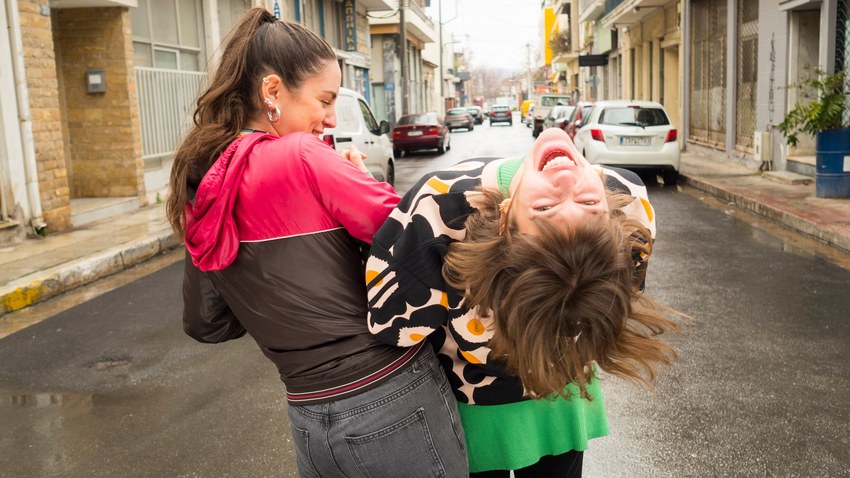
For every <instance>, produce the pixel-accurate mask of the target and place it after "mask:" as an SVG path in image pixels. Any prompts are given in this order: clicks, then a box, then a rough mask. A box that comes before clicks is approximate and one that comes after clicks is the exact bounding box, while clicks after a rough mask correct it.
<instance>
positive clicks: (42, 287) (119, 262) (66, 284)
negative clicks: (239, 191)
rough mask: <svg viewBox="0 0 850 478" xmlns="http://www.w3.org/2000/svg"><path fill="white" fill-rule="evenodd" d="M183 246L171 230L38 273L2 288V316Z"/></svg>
mask: <svg viewBox="0 0 850 478" xmlns="http://www.w3.org/2000/svg"><path fill="white" fill-rule="evenodd" d="M179 245H181V241H179V240H178V239H177V238H176V237H175V236H174V233H173V232H172V231H171V230H167V231H161V232H158V233H153V234H151V235H150V236H147V237H145V238H143V239H139V240H135V241H131V242H128V243H125V244H122V245H120V246H115V247H113V248H110V249H107V250H104V251H101V252H98V253H96V254H94V255H91V256H88V257H84V258H82V259H77V260H73V261H69V262H66V263H64V264H60V265H58V266H54V267H51V268H49V269H45V270H43V271H38V272H34V273H32V274H30V275H28V276H24V277H22V278H20V279H17V280H14V281H12V282H10V283H8V284H6V285H5V286H3V287H2V288H0V316H3V315H5V314H7V313H9V312H14V311H16V310H20V309H23V308H24V307H28V306H30V305H33V304H35V303H37V302H41V301H44V300H46V299H49V298H51V297H55V296H57V295H59V294H61V293H63V292H67V291H69V290H71V289H74V288H76V287H80V286H82V285H85V284H88V283H90V282H94V281H96V280H98V279H101V278H103V277H106V276H108V275H112V274H115V273H117V272H121V271H123V270H126V269H129V268H130V267H132V266H134V265H137V264H139V263H141V262H144V261H146V260H148V259H150V258H152V257H154V256H156V255H158V254H162V253H165V252H168V251H170V250H171V249H174V248H175V247H177V246H179Z"/></svg>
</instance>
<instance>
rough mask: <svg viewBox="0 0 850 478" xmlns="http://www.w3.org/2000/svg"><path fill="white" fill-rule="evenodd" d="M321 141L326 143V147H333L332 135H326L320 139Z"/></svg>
mask: <svg viewBox="0 0 850 478" xmlns="http://www.w3.org/2000/svg"><path fill="white" fill-rule="evenodd" d="M322 141H324V142H325V143H327V144H328V146H330V147H331V148H333V147H335V146H334V135H332V134H326V135H325V136H324V137H322Z"/></svg>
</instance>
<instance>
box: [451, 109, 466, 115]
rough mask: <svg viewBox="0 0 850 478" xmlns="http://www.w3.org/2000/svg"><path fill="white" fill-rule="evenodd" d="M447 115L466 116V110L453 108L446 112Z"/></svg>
mask: <svg viewBox="0 0 850 478" xmlns="http://www.w3.org/2000/svg"><path fill="white" fill-rule="evenodd" d="M446 114H447V115H465V114H466V109H464V108H452V109H450V110H449V111H447V112H446Z"/></svg>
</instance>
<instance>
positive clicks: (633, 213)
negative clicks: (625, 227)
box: [603, 168, 656, 290]
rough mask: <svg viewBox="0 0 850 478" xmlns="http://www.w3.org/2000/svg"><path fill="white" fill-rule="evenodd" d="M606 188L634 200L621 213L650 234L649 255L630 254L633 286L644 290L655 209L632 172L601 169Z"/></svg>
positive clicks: (644, 187)
mask: <svg viewBox="0 0 850 478" xmlns="http://www.w3.org/2000/svg"><path fill="white" fill-rule="evenodd" d="M603 171H604V172H605V178H606V183H607V186H608V188H610V189H613V190H615V191H618V192H622V193H624V194H628V195H630V196H632V197H633V198H634V200H633V201H632V202H630V203H629V204H627V205H626V206H624V207H623V208H622V210H623V212H624V213H625V214H626V215H627V216H629V217H631V218H633V219H636V220H638V221H640V223H641V224H643V225H644V226H645V227H646V228H647V229H649V233H650V244H649V251H650V252H649V253H642V252H641V251H640V250H639V249H635V250H633V252H632V259H633V260H634V261H635V277H634V284H635V285H636V286H637V287H638V288H639V289H640V290H644V288H645V286H646V269H647V266H648V264H649V256H650V254H651V253H652V243H653V242H655V233H656V222H655V208H653V207H652V204H650V202H649V195H648V193H647V190H646V186H645V185H644V183H643V181H642V180H641V179H640V177H639V176H638V175H637V174H635V173H634V172H632V171H628V170H625V169H620V168H603Z"/></svg>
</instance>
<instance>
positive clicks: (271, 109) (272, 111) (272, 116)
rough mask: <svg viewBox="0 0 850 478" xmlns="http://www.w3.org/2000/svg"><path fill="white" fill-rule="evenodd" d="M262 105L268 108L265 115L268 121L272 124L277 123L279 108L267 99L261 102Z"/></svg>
mask: <svg viewBox="0 0 850 478" xmlns="http://www.w3.org/2000/svg"><path fill="white" fill-rule="evenodd" d="M263 103H265V105H266V108H268V111H266V114H267V115H268V116H269V121H271V122H272V123H277V121H278V120H279V119H280V107H278V106H277V105H276V104H274V103H272V100H270V99H268V98H266V99H265V100H263Z"/></svg>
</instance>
